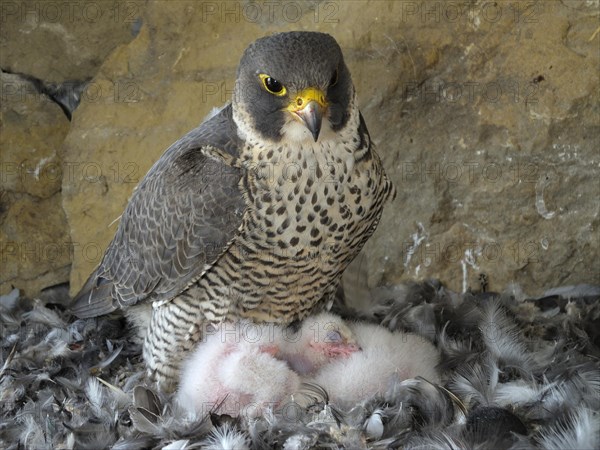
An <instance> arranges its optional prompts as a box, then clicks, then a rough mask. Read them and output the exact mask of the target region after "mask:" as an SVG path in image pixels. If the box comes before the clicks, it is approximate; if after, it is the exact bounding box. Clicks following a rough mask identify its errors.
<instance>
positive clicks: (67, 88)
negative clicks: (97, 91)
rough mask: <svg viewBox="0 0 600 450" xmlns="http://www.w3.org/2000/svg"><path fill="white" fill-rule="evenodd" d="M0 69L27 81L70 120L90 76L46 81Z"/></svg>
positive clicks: (3, 68) (4, 68)
mask: <svg viewBox="0 0 600 450" xmlns="http://www.w3.org/2000/svg"><path fill="white" fill-rule="evenodd" d="M0 70H1V71H2V72H4V73H7V74H10V75H16V76H18V77H21V78H22V79H24V80H26V81H29V82H30V83H31V84H32V85H33V87H34V88H35V89H36V90H37V92H39V93H40V94H43V95H45V96H47V97H48V98H49V99H50V100H51V101H53V102H54V103H56V104H57V105H58V106H59V107H60V109H61V110H62V111H63V112H64V113H65V116H67V119H69V121H70V120H71V117H72V115H73V111H75V110H76V109H77V106H79V102H80V101H81V94H82V93H83V91H84V90H85V88H86V86H87V84H88V83H89V82H90V80H91V78H89V79H86V80H70V81H65V82H64V83H47V82H45V81H44V80H41V79H39V78H37V77H34V76H32V75H28V74H26V73H20V72H12V71H11V70H10V69H8V68H6V67H0Z"/></svg>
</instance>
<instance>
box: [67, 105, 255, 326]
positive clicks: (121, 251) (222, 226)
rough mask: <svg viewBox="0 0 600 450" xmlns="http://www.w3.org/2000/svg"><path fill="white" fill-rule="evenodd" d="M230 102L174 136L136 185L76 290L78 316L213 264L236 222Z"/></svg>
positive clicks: (168, 289)
mask: <svg viewBox="0 0 600 450" xmlns="http://www.w3.org/2000/svg"><path fill="white" fill-rule="evenodd" d="M237 145H238V138H237V135H236V133H235V125H234V123H233V120H232V118H231V106H230V105H227V106H226V107H225V108H223V109H222V110H221V111H220V112H219V113H218V114H216V115H215V116H212V117H210V118H209V119H208V120H207V121H206V122H204V123H202V124H201V125H200V126H199V127H198V128H196V129H194V130H192V131H190V132H189V133H188V134H187V135H185V136H184V137H182V138H181V139H180V140H178V141H177V142H176V143H174V144H173V145H172V146H171V147H170V148H169V149H168V150H167V151H166V152H165V153H164V154H163V156H162V157H161V158H160V159H159V160H158V161H157V162H156V163H155V164H154V166H153V167H152V168H151V169H150V171H149V172H148V174H147V175H146V177H145V178H144V180H143V181H142V182H141V183H140V185H139V186H138V187H137V188H136V189H135V191H134V193H133V195H132V198H131V200H130V202H129V204H128V206H127V208H126V210H125V212H124V213H123V215H122V217H121V223H120V225H119V228H118V231H117V233H116V235H115V237H114V239H113V241H112V242H111V244H110V245H109V247H108V249H107V251H106V253H105V255H104V258H103V259H102V262H101V263H100V265H99V267H98V268H97V269H96V271H95V272H94V273H93V274H92V275H91V276H90V278H89V279H88V281H87V282H86V283H85V285H84V287H83V288H82V290H81V291H80V293H79V294H77V296H76V297H75V299H74V301H73V305H72V307H71V310H72V312H73V314H75V315H76V316H78V317H81V318H86V317H95V316H99V315H103V314H107V313H109V312H111V311H114V310H116V309H118V308H120V307H124V306H130V305H134V304H136V303H138V302H141V301H145V300H148V301H166V300H170V299H171V298H172V297H174V296H175V295H177V294H179V293H180V292H181V291H182V290H183V289H184V288H185V287H186V286H187V285H188V284H189V283H190V282H192V281H193V280H194V279H197V278H198V277H199V276H200V275H201V274H202V271H203V270H204V269H205V268H206V266H208V265H210V264H212V263H213V262H214V261H215V260H216V258H217V257H218V256H219V255H220V254H221V252H222V251H223V250H224V248H225V247H226V245H227V243H228V242H229V241H230V240H231V238H232V237H233V236H234V234H235V233H236V231H237V229H238V228H239V226H240V224H241V218H242V215H243V212H244V208H245V204H244V201H243V197H242V194H241V192H240V191H239V189H238V183H239V180H240V177H241V172H240V170H239V169H238V168H236V167H232V166H230V165H228V164H227V163H226V162H224V161H223V160H222V159H220V157H219V155H218V152H217V151H216V150H215V149H218V150H220V151H221V152H222V153H223V154H224V155H228V156H230V157H231V158H235V157H236V156H237V154H238V147H237Z"/></svg>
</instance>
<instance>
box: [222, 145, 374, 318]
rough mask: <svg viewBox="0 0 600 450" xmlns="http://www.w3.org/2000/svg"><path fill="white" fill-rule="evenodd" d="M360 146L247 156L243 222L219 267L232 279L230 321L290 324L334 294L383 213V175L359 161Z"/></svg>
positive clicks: (270, 151)
mask: <svg viewBox="0 0 600 450" xmlns="http://www.w3.org/2000/svg"><path fill="white" fill-rule="evenodd" d="M359 144H360V143H359V142H358V139H353V138H350V139H347V140H344V139H342V140H336V141H334V140H329V141H327V140H326V141H324V142H323V143H315V144H314V145H312V146H310V147H300V146H293V145H289V146H286V145H282V146H276V147H273V148H268V147H267V148H253V149H252V154H253V158H252V159H251V160H247V161H246V162H245V166H246V173H245V176H244V178H243V180H242V189H243V191H244V192H245V198H246V202H247V210H246V214H245V217H244V220H243V224H242V226H241V228H240V233H239V235H238V236H237V237H236V238H235V239H234V242H233V243H232V245H231V247H230V248H229V249H228V251H227V254H226V255H225V258H224V259H222V260H221V264H222V267H223V269H224V270H227V268H229V271H231V272H235V275H234V274H233V273H232V275H233V277H231V276H230V279H231V281H232V282H231V284H230V285H229V288H228V291H227V295H229V297H230V301H231V309H230V312H231V313H232V314H235V315H236V316H242V317H251V318H252V319H254V320H258V321H262V320H264V321H278V322H289V321H292V320H295V319H299V318H302V317H304V316H306V315H307V314H308V313H309V312H310V310H311V309H312V307H313V306H314V305H315V304H316V303H317V302H318V301H319V300H320V299H322V298H327V297H328V296H330V295H332V294H333V293H334V292H335V290H336V288H337V282H338V280H339V277H340V275H341V273H342V272H343V270H344V269H345V268H346V266H347V265H348V264H349V263H350V261H352V259H353V258H354V256H356V254H357V253H358V251H360V249H361V248H362V245H363V244H364V243H365V242H366V240H367V239H368V237H369V236H370V235H371V234H372V232H373V230H374V228H375V226H376V224H377V221H378V220H379V216H380V214H381V210H382V203H383V197H384V195H383V190H382V185H383V182H382V181H383V180H382V177H383V172H382V170H380V167H378V162H379V161H378V160H377V159H375V158H370V157H369V158H363V159H362V160H361V161H357V160H356V153H357V152H356V148H357V146H358V145H359ZM248 153H250V152H247V153H246V154H248ZM359 153H360V152H359Z"/></svg>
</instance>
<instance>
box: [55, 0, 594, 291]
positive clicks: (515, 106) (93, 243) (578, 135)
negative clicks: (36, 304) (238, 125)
mask: <svg viewBox="0 0 600 450" xmlns="http://www.w3.org/2000/svg"><path fill="white" fill-rule="evenodd" d="M286 4H288V3H285V2H283V3H277V2H276V4H274V3H270V4H266V3H263V2H257V3H254V2H253V3H248V2H241V3H237V2H205V3H201V2H158V1H157V2H153V1H151V2H149V3H148V4H147V6H146V7H145V9H144V12H143V20H142V22H143V26H142V28H141V29H140V30H139V34H138V35H137V36H136V37H135V39H134V40H133V41H131V43H129V44H128V45H126V46H121V47H119V48H117V49H116V50H115V51H114V52H113V53H112V54H111V55H110V57H108V58H107V59H106V60H105V61H104V63H103V65H102V67H101V69H100V71H99V72H98V73H97V75H96V76H95V78H94V80H93V82H92V86H93V87H94V89H95V90H94V91H90V90H88V95H87V96H84V98H83V102H82V104H81V106H80V107H79V109H78V110H77V111H76V112H75V114H74V120H73V123H72V127H71V130H70V133H69V135H68V137H67V139H66V143H65V146H64V158H65V160H66V161H70V162H72V163H79V166H78V170H75V171H74V172H73V176H70V177H67V178H64V179H63V205H64V208H65V211H66V213H67V217H68V220H69V225H70V231H71V236H72V239H73V241H74V242H75V243H77V244H78V245H79V246H80V247H81V248H83V247H85V246H86V245H87V246H88V248H91V247H93V248H97V249H103V248H105V247H106V245H107V244H108V242H109V241H110V239H111V238H112V236H113V234H114V231H115V229H116V222H115V219H117V218H118V216H119V215H120V213H121V212H122V210H123V208H124V206H125V205H126V202H127V199H128V197H129V196H130V194H131V191H132V189H133V188H134V187H135V185H136V183H137V181H139V179H141V177H142V176H143V175H144V174H145V172H146V171H147V170H148V168H149V167H150V166H151V164H152V163H153V162H154V161H155V160H156V159H157V158H158V157H159V156H160V154H161V153H162V152H163V151H164V149H165V148H166V147H167V146H168V145H169V144H170V143H172V142H173V141H175V140H176V139H177V138H178V137H180V136H181V135H182V134H184V133H185V132H186V131H187V130H189V129H191V128H193V127H194V126H195V125H197V124H198V123H199V122H200V121H201V120H202V118H203V117H204V116H205V115H206V114H207V113H208V112H209V111H210V109H211V108H213V107H215V106H220V105H221V104H222V103H223V102H224V101H225V100H227V99H228V98H229V97H230V93H231V92H230V91H231V89H232V88H233V79H234V75H235V67H236V65H237V63H238V60H239V57H240V55H241V53H242V51H243V49H244V48H245V47H246V45H247V44H248V43H249V42H251V41H253V40H254V39H256V38H257V37H259V36H263V35H265V34H268V33H271V32H275V31H284V30H292V29H307V30H319V31H326V32H329V33H331V34H332V35H333V36H335V37H336V38H337V39H338V41H339V42H340V44H341V46H342V48H343V49H344V52H345V54H346V58H347V62H348V65H349V67H350V69H351V71H352V74H353V78H354V81H355V84H356V86H357V89H358V92H359V98H360V102H361V107H362V111H363V114H364V116H365V119H366V121H367V124H368V126H369V129H370V131H371V135H372V137H373V139H374V141H375V142H376V143H377V145H378V148H379V153H380V155H381V156H382V159H383V161H384V165H385V167H386V169H387V171H388V174H389V175H390V176H391V178H392V179H393V180H394V182H395V183H396V185H397V188H398V197H397V199H396V201H395V202H394V203H393V204H391V205H389V206H388V208H387V210H386V212H385V213H384V217H383V219H382V222H381V224H380V227H379V229H378V231H377V233H376V234H375V236H374V237H373V238H372V239H371V240H370V241H369V243H368V244H367V247H366V250H365V256H364V258H362V261H363V262H364V264H363V267H367V268H368V280H369V284H371V285H375V284H379V283H388V282H398V281H401V280H409V279H419V278H428V277H437V278H440V279H441V280H442V281H443V282H444V283H446V284H447V285H448V286H449V287H450V288H452V289H456V290H463V289H468V288H473V289H476V288H478V287H479V283H480V282H479V277H480V274H481V273H483V274H485V275H487V279H488V280H489V285H488V288H490V289H502V288H504V287H505V286H506V285H507V284H508V283H511V282H516V283H519V284H521V285H522V286H523V288H524V289H525V290H526V291H527V292H529V293H531V294H535V293H538V292H540V291H541V290H543V289H544V288H547V287H549V286H554V285H558V284H572V283H579V282H591V283H599V282H600V276H599V273H600V267H599V266H598V264H599V263H598V261H599V260H600V258H599V257H598V256H599V243H598V225H599V223H598V222H599V219H598V213H599V211H598V210H599V206H598V201H597V198H598V194H600V192H599V191H600V186H599V182H598V169H599V164H600V155H599V154H598V148H600V146H599V142H598V136H599V135H600V133H599V131H600V130H599V126H598V123H599V110H598V104H599V102H598V100H599V99H598V85H599V82H598V72H597V68H598V63H599V61H598V51H597V49H598V41H599V39H600V36H599V35H598V33H597V24H598V9H599V6H598V2H597V1H587V2H583V1H567V0H565V1H544V2H531V1H523V2H495V3H494V2H480V1H477V2H464V3H463V2H460V3H459V2H439V1H429V2H402V1H398V2H383V1H368V2H358V1H357V2H309V1H306V2H303V1H301V2H289V5H291V6H285V5H286ZM98 262H99V256H98V259H97V260H95V259H94V258H91V257H89V254H88V256H87V257H84V255H82V254H78V253H77V252H74V261H73V270H72V273H71V290H72V292H74V291H76V290H77V289H78V288H79V287H80V286H81V284H82V283H83V282H84V280H85V278H86V277H87V275H88V274H89V273H90V271H91V270H92V269H93V267H94V266H95V265H96V264H97V263H98Z"/></svg>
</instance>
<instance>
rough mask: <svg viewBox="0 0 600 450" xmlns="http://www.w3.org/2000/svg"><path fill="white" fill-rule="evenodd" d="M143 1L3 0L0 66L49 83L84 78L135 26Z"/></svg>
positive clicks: (126, 38)
mask: <svg viewBox="0 0 600 450" xmlns="http://www.w3.org/2000/svg"><path fill="white" fill-rule="evenodd" d="M143 4H144V2H142V1H127V2H108V1H99V2H85V1H64V2H62V1H56V2H54V1H31V0H27V1H3V2H2V4H1V5H0V14H1V16H0V21H1V22H0V24H1V26H0V66H1V67H2V69H3V70H4V71H9V72H12V73H22V74H27V75H30V76H34V77H36V78H39V79H41V80H43V81H45V82H48V83H62V82H65V81H70V80H84V79H88V78H91V77H93V76H94V75H95V74H96V71H97V70H98V67H99V66H100V65H101V64H102V63H103V61H104V59H105V58H106V57H107V56H108V55H109V53H110V52H111V51H112V50H113V49H114V48H115V47H117V46H118V45H120V44H124V43H127V42H129V41H130V40H131V39H132V37H133V35H134V34H135V33H136V31H137V29H138V28H139V25H140V22H139V17H140V13H141V9H142V8H143Z"/></svg>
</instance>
